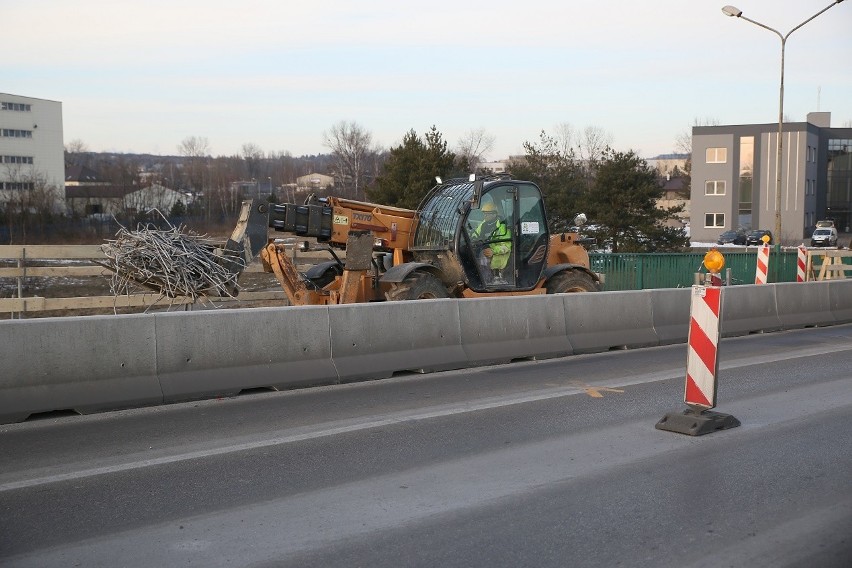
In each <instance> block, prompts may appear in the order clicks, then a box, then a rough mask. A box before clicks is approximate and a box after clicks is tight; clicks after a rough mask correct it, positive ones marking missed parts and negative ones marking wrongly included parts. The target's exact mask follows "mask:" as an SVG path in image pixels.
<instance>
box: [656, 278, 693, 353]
mask: <svg viewBox="0 0 852 568" xmlns="http://www.w3.org/2000/svg"><path fill="white" fill-rule="evenodd" d="M647 293H648V295H649V296H650V300H651V312H652V313H651V318H652V322H653V326H654V333H655V334H656V336H657V341H658V342H659V344H660V345H671V344H673V343H686V341H687V339H688V338H689V318H690V314H689V306H690V301H691V300H690V295H691V294H692V288H691V287H690V288H662V289H659V290H648V291H647Z"/></svg>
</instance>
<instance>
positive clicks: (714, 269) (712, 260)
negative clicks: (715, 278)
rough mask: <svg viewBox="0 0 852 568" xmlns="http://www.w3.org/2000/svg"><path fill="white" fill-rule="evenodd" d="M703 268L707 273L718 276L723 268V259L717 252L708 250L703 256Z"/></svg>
mask: <svg viewBox="0 0 852 568" xmlns="http://www.w3.org/2000/svg"><path fill="white" fill-rule="evenodd" d="M704 266H705V267H706V268H707V272H710V273H713V274H719V273H720V272H722V269H723V268H725V257H724V256H722V253H721V252H719V251H718V250H716V249H710V250H709V251H708V252H707V254H705V255H704Z"/></svg>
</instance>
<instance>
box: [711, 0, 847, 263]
mask: <svg viewBox="0 0 852 568" xmlns="http://www.w3.org/2000/svg"><path fill="white" fill-rule="evenodd" d="M841 2H843V0H835V1H834V2H832V3H831V4H829V5H828V6H826V7H825V8H823V9H822V10H820V11H819V12H817V13H816V14H814V15H813V16H811V17H810V18H808V19H807V20H805V21H804V22H802V23H801V24H799V25H798V26H796V27H795V28H793V29H792V30H790V31H789V32H787V35H782V34H781V32H779V31H778V30H776V29H773V28H770V27H769V26H766V25H764V24H761V23H760V22H756V21H754V20H752V19H749V18H746V17H745V16H743V11H742V10H739V9H737V8H735V7H733V6H725V7H724V8H722V12H723V13H724V14H725V15H726V16H730V17H732V18H742V19H743V20H745V21H746V22H751V23H752V24H754V25H756V26H760V27H761V28H763V29H765V30H769V31H770V32H772V33H774V34H776V35H777V36H778V37H779V38H781V89H780V90H779V95H778V100H779V102H778V144H777V150H778V156H777V162H776V164H775V171H776V172H777V177H776V180H775V249H776V250H779V251H780V250H781V157H782V152H781V150H782V148H783V142H782V141H781V136H782V134H783V130H784V47H785V46H786V44H787V38H788V37H790V34H792V33H793V32H794V31H796V30H798V29H799V28H801V27H802V26H804V25H805V24H807V23H808V22H810V21H811V20H813V19H814V18H816V17H817V16H819V15H820V14H822V13H823V12H825V11H826V10H828V9H829V8H831V7H832V6H834V5H835V4H840V3H841Z"/></svg>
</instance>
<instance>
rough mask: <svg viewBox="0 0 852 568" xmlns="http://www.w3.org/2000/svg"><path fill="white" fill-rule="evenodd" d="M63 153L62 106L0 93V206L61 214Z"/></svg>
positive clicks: (63, 188) (63, 176) (63, 186)
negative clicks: (29, 206)
mask: <svg viewBox="0 0 852 568" xmlns="http://www.w3.org/2000/svg"><path fill="white" fill-rule="evenodd" d="M64 152H65V148H64V142H63V138H62V103H60V102H57V101H48V100H44V99H34V98H30V97H22V96H19V95H10V94H6V93H0V202H8V201H14V202H26V203H30V204H32V206H42V205H47V204H51V207H52V209H54V210H56V211H64V201H65V185H64V180H65V153H64ZM24 195H26V196H27V197H28V198H27V199H26V200H23V199H18V198H21V197H23V196H24Z"/></svg>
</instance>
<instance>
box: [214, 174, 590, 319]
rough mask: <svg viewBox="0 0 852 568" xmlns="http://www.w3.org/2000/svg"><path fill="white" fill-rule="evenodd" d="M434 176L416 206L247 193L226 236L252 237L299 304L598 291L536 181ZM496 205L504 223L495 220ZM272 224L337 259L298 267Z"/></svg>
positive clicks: (254, 248) (575, 242)
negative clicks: (555, 224)
mask: <svg viewBox="0 0 852 568" xmlns="http://www.w3.org/2000/svg"><path fill="white" fill-rule="evenodd" d="M437 181H438V184H437V185H436V186H435V187H434V188H433V189H432V190H431V191H430V192H429V193H428V194H427V195H426V197H425V198H424V199H423V201H422V203H421V204H420V206H419V207H418V208H417V209H416V210H411V209H402V208H398V207H387V206H384V205H378V204H375V203H365V202H362V201H354V200H349V199H342V198H339V197H327V198H316V197H314V196H312V197H309V198H308V200H307V201H306V203H305V204H304V205H297V204H294V203H284V204H268V203H257V202H249V201H247V202H245V203H244V204H243V211H242V213H241V218H240V222H239V223H238V226H237V229H235V231H234V234H233V235H232V237H231V241H229V243H230V245H231V247H232V248H236V245H237V243H242V242H244V241H245V240H247V241H248V243H246V244H245V245H243V246H245V248H246V251H245V254H246V255H247V254H248V253H249V252H250V253H251V255H252V256H253V255H256V254H257V253H258V252H259V253H260V255H261V259H262V262H263V266H264V269H265V270H266V271H267V272H273V273H275V276H276V277H277V279H278V281H279V282H280V284H281V286H282V288H283V289H284V291H285V292H286V294H287V297H288V298H289V300H290V304H291V305H294V306H301V305H323V304H349V303H356V302H372V301H383V300H417V299H427V298H475V297H489V296H507V295H530V294H545V293H547V294H555V293H564V292H594V291H598V290H600V287H601V282H600V278H599V276H598V275H597V274H596V273H594V272H592V270H591V269H590V266H589V255H588V253H587V252H586V250H585V249H584V248H583V246H582V245H581V244H580V239H579V238H578V235H577V233H570V232H569V233H559V234H550V233H549V231H548V226H547V214H546V210H545V206H544V200H543V199H542V194H541V190H540V189H539V188H538V186H536V185H535V184H534V183H532V182H528V181H520V180H514V179H511V177H509V176H506V175H499V176H491V177H486V178H480V179H476V178H475V176H471V177H470V178H469V179H468V178H458V179H451V180H447V181H441V180H440V178H438V179H437ZM489 210H490V211H494V212H496V214H497V217H498V219H499V223H502V227H501V230H497V231H495V230H492V229H493V227H494V225H495V222H494V221H493V220H492V221H490V222H491V224H490V225H489V224H488V223H489V220H486V217H491V218H492V219H493V216H489V215H488V214H487V213H486V212H488V211H489ZM584 220H585V219H584V216H582V215H580V216H578V218H577V219H575V223H580V222H582V221H584ZM268 227H271V228H272V229H274V230H275V231H279V232H284V233H288V234H290V235H295V236H299V237H312V238H315V239H316V244H313V243H312V242H309V241H305V242H304V243H303V245H302V248H301V250H314V251H316V250H324V251H327V252H328V253H329V255H330V260H328V261H326V262H322V263H320V264H316V265H314V266H312V267H311V268H310V269H309V270H307V271H306V272H304V273H302V272H299V270H297V268H296V265H295V264H294V262H293V260H292V259H291V258H290V256H289V255H288V253H287V251H286V249H285V245H284V244H282V243H280V242H276V239H268V238H267V228H268ZM246 237H247V239H246ZM336 249H337V250H341V249H343V250H345V258H344V259H341V258H340V256H338V255H337V254H336V252H335V250H336ZM495 251H496V252H495ZM341 256H342V255H341ZM498 259H499V261H498Z"/></svg>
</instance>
